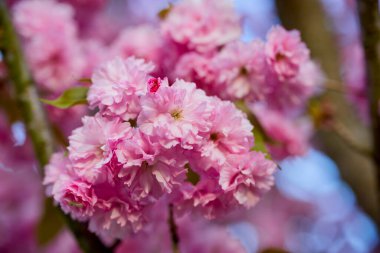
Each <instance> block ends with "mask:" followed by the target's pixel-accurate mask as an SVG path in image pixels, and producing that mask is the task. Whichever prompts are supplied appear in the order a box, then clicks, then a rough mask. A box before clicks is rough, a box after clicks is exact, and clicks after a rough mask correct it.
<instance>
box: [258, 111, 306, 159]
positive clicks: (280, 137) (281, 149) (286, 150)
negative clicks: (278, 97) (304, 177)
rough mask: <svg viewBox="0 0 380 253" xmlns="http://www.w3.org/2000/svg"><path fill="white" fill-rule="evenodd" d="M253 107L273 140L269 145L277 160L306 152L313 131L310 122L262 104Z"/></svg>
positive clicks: (266, 132)
mask: <svg viewBox="0 0 380 253" xmlns="http://www.w3.org/2000/svg"><path fill="white" fill-rule="evenodd" d="M251 109H252V112H253V113H254V114H255V115H256V117H257V118H258V120H259V122H260V124H261V126H262V127H263V128H264V131H265V134H266V135H268V136H269V138H270V139H271V140H272V142H273V143H272V144H271V143H269V145H268V146H269V151H270V153H271V155H272V156H273V157H274V158H275V159H276V160H282V159H284V158H286V157H288V156H300V155H303V154H305V153H306V151H307V149H308V139H309V136H310V132H311V126H310V122H308V121H307V120H305V119H302V118H301V119H297V120H292V119H291V118H289V117H286V116H285V115H283V114H281V113H279V112H276V111H273V110H268V109H267V108H265V107H262V106H254V107H252V108H251ZM279 122H281V124H279Z"/></svg>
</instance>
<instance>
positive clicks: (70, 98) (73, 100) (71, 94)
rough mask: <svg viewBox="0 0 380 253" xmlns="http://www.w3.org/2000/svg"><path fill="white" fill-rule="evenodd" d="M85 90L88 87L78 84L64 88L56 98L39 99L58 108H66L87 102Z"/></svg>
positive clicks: (86, 90)
mask: <svg viewBox="0 0 380 253" xmlns="http://www.w3.org/2000/svg"><path fill="white" fill-rule="evenodd" d="M87 92H88V87H84V86H79V87H74V88H70V89H67V90H65V91H64V92H63V93H62V95H61V96H60V97H58V98H57V99H54V100H48V99H41V101H42V102H43V103H45V104H48V105H52V106H54V107H57V108H60V109H67V108H70V107H72V106H74V105H79V104H87V99H86V98H87Z"/></svg>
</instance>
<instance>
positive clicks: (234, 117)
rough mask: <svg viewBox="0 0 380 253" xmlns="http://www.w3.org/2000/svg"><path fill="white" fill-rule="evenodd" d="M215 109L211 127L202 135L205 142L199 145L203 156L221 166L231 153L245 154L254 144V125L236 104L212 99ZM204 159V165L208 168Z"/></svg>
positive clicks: (212, 113) (210, 120)
mask: <svg viewBox="0 0 380 253" xmlns="http://www.w3.org/2000/svg"><path fill="white" fill-rule="evenodd" d="M212 107H213V110H212V112H211V115H210V118H209V122H210V123H211V125H210V129H209V131H208V132H207V133H205V134H204V135H202V137H203V142H202V144H201V145H200V147H199V150H200V152H201V156H202V157H203V158H204V160H205V161H207V160H209V161H211V162H212V163H211V164H213V163H214V164H218V165H219V166H221V165H222V164H224V163H225V162H226V159H227V156H228V155H230V154H245V153H246V152H248V151H249V150H250V148H251V147H252V146H253V143H254V138H253V135H252V129H253V127H252V125H251V123H250V122H249V121H248V119H247V117H246V115H244V114H243V113H242V112H241V111H240V110H238V109H237V108H236V107H235V105H234V104H232V103H231V102H228V101H221V100H220V99H218V98H216V97H215V98H213V99H212ZM205 161H203V164H202V166H203V167H204V168H207V167H206V166H207V163H206V162H205Z"/></svg>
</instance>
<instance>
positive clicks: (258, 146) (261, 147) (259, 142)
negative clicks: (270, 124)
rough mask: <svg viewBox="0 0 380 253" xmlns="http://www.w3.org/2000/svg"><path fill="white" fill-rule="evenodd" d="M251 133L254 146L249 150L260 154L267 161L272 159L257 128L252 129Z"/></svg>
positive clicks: (262, 135)
mask: <svg viewBox="0 0 380 253" xmlns="http://www.w3.org/2000/svg"><path fill="white" fill-rule="evenodd" d="M252 132H253V135H254V136H255V146H253V147H252V148H251V150H253V151H259V152H262V153H264V154H265V156H266V157H267V158H268V159H272V157H271V155H270V154H269V151H268V148H267V146H266V144H265V137H264V134H263V133H262V132H261V131H260V129H259V128H257V127H254V128H253V131H252Z"/></svg>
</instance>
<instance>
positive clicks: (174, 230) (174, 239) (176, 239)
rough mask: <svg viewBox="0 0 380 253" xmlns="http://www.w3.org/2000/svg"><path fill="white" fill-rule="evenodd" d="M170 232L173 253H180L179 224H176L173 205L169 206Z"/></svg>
mask: <svg viewBox="0 0 380 253" xmlns="http://www.w3.org/2000/svg"><path fill="white" fill-rule="evenodd" d="M168 223H169V230H170V238H171V241H172V249H173V253H179V247H178V245H179V236H178V231H177V224H176V223H175V220H174V213H173V205H172V204H170V205H169V219H168Z"/></svg>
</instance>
